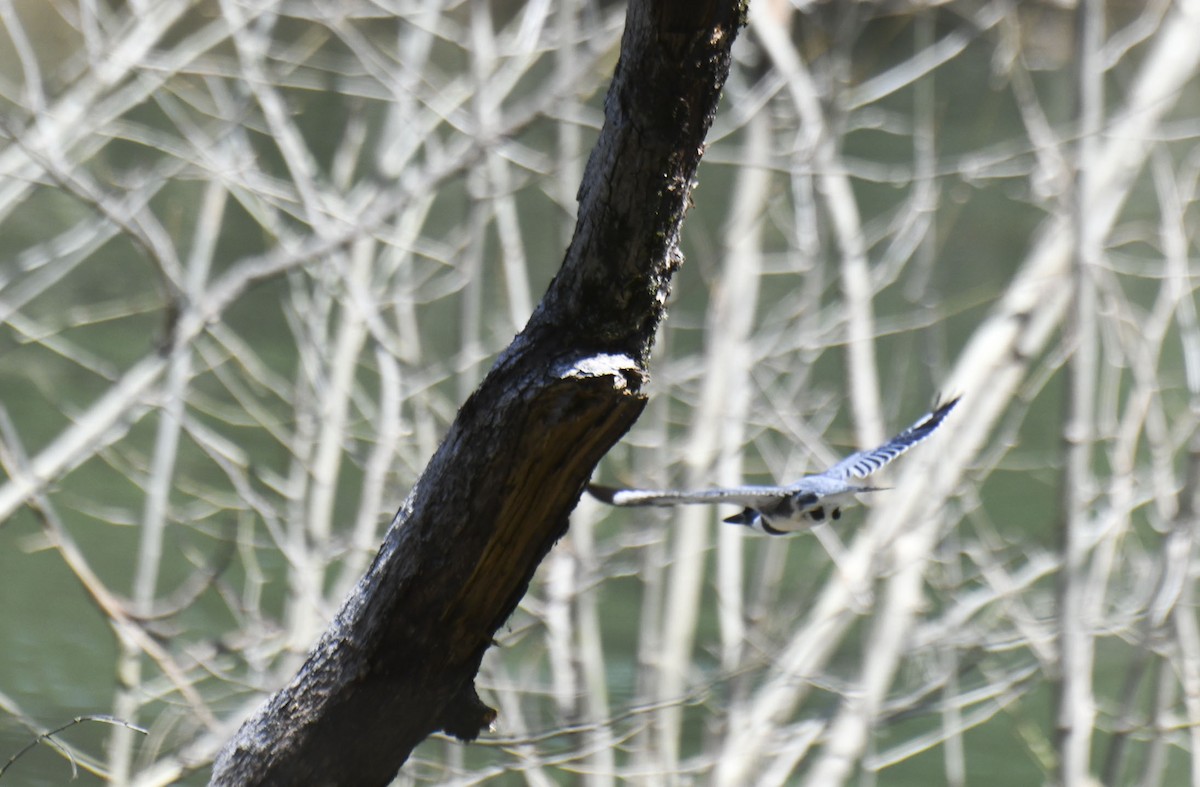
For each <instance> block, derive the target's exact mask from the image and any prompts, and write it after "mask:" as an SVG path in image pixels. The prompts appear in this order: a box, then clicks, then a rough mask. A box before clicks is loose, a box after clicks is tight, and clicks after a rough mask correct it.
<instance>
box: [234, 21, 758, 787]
mask: <svg viewBox="0 0 1200 787" xmlns="http://www.w3.org/2000/svg"><path fill="white" fill-rule="evenodd" d="M744 14H745V4H744V0H742V1H741V2H739V1H738V0H708V1H707V2H700V1H698V0H632V2H631V3H630V8H629V11H628V16H627V19H626V27H625V35H624V39H623V41H622V46H621V57H620V61H619V62H618V64H617V69H616V73H615V75H614V77H613V82H612V85H611V86H610V88H609V92H608V96H607V98H606V100H605V123H604V127H603V129H602V130H601V133H600V138H599V140H598V141H597V143H596V147H595V149H594V150H593V151H592V154H591V158H590V159H589V161H588V166H587V169H586V171H585V174H584V181H583V184H582V186H581V188H580V194H579V197H580V206H579V218H578V222H577V224H576V229H575V235H574V238H573V239H572V241H571V245H570V248H569V249H568V250H567V254H566V258H565V259H564V260H563V264H562V268H561V270H560V271H559V273H558V275H557V276H556V277H555V279H554V281H553V282H552V283H551V284H550V287H549V290H548V291H547V293H546V295H545V297H544V298H543V300H542V302H541V304H540V305H539V306H538V308H537V309H536V311H535V312H534V314H533V316H532V317H531V318H530V320H529V323H528V324H527V325H526V327H525V329H524V331H522V333H521V334H520V335H518V336H517V337H516V339H515V340H514V341H513V343H512V345H511V346H510V347H509V348H508V349H507V350H506V351H505V352H504V353H503V354H502V355H501V357H500V358H499V360H497V362H496V364H495V366H494V367H493V368H492V370H491V371H490V373H489V374H488V375H487V377H486V378H485V379H484V380H483V382H482V383H481V384H480V386H479V388H478V389H477V390H476V391H475V393H474V394H472V396H471V397H470V398H469V399H468V400H467V402H466V403H465V404H464V405H463V406H462V409H461V410H460V411H459V413H458V416H457V418H456V419H455V422H454V423H453V425H452V426H451V427H450V430H449V433H448V434H447V435H446V438H445V440H444V441H443V442H442V444H441V446H440V447H439V448H438V450H437V452H436V453H435V454H434V456H433V458H432V459H431V460H430V462H429V465H428V467H427V468H426V469H425V472H424V474H423V475H422V476H421V478H420V480H419V481H418V482H417V484H416V486H415V488H414V489H413V491H412V493H411V495H409V498H408V500H407V501H405V503H404V505H403V506H402V507H401V508H400V511H399V512H398V513H397V514H396V517H395V519H394V520H393V521H392V525H391V527H390V528H389V530H388V532H387V535H386V537H385V539H384V542H383V546H382V547H381V548H380V551H379V555H378V556H377V557H376V559H375V561H374V563H373V564H372V565H371V567H370V569H369V570H368V571H367V573H366V575H365V576H364V577H363V578H362V580H361V581H360V582H359V583H358V586H357V587H356V589H355V591H354V593H353V594H352V595H351V597H350V598H349V599H348V600H347V602H346V604H345V605H344V606H343V607H342V609H341V611H340V612H339V613H338V615H337V617H336V619H335V620H334V621H333V623H332V624H331V625H330V626H329V629H328V630H327V631H326V632H325V634H324V635H323V636H322V637H321V639H320V641H319V642H318V643H317V645H316V647H315V648H314V649H313V651H312V653H310V654H309V656H308V659H307V661H306V663H305V664H304V666H303V667H302V668H301V669H300V671H299V673H298V674H297V675H296V676H295V677H294V678H293V679H292V681H291V682H290V683H289V684H288V685H287V686H286V687H284V688H283V689H282V690H280V691H279V692H278V693H276V694H275V695H274V696H273V697H271V699H270V700H269V701H268V702H267V703H265V704H264V705H263V706H262V707H261V708H260V709H259V710H258V711H257V712H256V713H255V714H254V715H253V716H252V717H251V718H250V719H249V720H247V721H246V722H245V723H244V724H243V725H242V727H241V729H240V730H239V731H238V732H237V734H236V735H235V736H234V737H233V738H232V739H231V740H230V741H229V742H228V743H227V744H226V745H225V748H224V749H223V750H222V752H221V754H220V755H219V756H218V758H217V761H216V764H215V766H214V769H213V776H212V783H213V784H217V785H235V784H236V785H244V784H322V785H324V784H354V785H370V784H386V783H387V782H388V781H390V780H391V779H392V778H393V777H394V776H395V774H396V772H397V771H398V770H399V768H400V766H401V765H402V764H403V763H404V761H405V760H406V759H407V757H408V755H409V753H410V752H411V751H412V749H413V747H414V746H416V745H417V744H418V743H420V742H421V741H422V740H423V739H424V738H425V737H426V736H428V735H429V734H430V733H432V732H435V731H437V730H439V729H440V730H445V731H446V732H448V733H450V734H451V735H455V736H457V737H459V738H461V739H463V740H472V739H474V738H475V737H476V736H477V735H478V734H479V733H480V731H482V730H483V729H485V728H487V727H488V725H489V724H490V723H491V722H492V720H493V719H494V718H495V715H496V714H495V711H494V710H492V709H491V708H488V707H487V706H486V705H484V704H483V703H482V702H481V701H480V700H479V697H478V696H477V695H476V693H475V688H474V678H475V675H476V673H477V672H478V670H479V663H480V660H481V659H482V658H483V654H484V652H485V651H486V650H487V648H488V647H489V645H490V644H491V642H492V635H493V634H494V632H495V631H496V629H497V628H499V627H500V626H501V625H502V624H503V623H504V622H505V620H507V618H508V617H509V615H510V614H511V613H512V611H513V609H514V608H515V607H516V605H517V602H518V601H519V600H520V599H521V597H522V596H523V595H524V593H525V591H526V589H527V587H528V585H529V581H530V579H531V578H532V576H533V573H534V571H535V570H536V568H537V566H538V563H539V562H540V561H541V560H542V558H543V557H544V556H545V555H546V553H547V551H548V550H549V549H550V547H551V546H552V545H553V544H554V542H555V541H557V540H558V539H559V538H560V537H562V535H563V533H565V532H566V528H567V517H568V515H569V514H570V512H571V509H572V508H574V506H575V504H576V502H577V501H578V499H579V495H580V493H581V491H582V489H583V487H584V485H585V484H586V482H587V480H588V478H589V476H590V475H591V473H592V470H593V468H594V467H595V465H596V463H597V462H598V461H599V460H600V458H601V457H602V456H603V455H604V454H605V453H606V452H607V451H608V450H609V448H611V447H612V445H613V444H614V443H615V442H616V441H617V440H618V439H619V438H620V437H621V435H622V434H624V432H625V431H626V430H627V429H628V428H629V426H630V425H631V424H632V423H633V421H634V420H635V419H636V418H637V416H638V414H639V413H640V412H641V410H642V407H643V405H644V403H645V398H644V394H643V393H642V389H643V386H644V384H645V381H646V375H645V368H646V362H647V358H648V354H649V350H650V346H651V344H652V342H653V337H654V333H655V330H656V328H657V326H658V324H659V322H660V321H661V320H662V318H663V315H664V313H665V303H666V299H667V294H668V291H669V286H670V279H671V275H672V273H673V272H674V271H675V270H676V269H677V268H678V266H679V265H680V263H681V262H682V255H681V254H680V252H679V248H678V239H679V231H680V226H681V224H682V222H683V216H684V213H685V212H686V210H687V208H688V205H689V193H690V191H691V186H692V183H693V177H694V176H695V172H696V166H697V164H698V163H699V161H700V157H701V154H702V152H703V144H704V136H705V134H706V133H707V131H708V128H709V125H710V123H711V121H712V118H713V115H714V113H715V111H716V106H717V100H718V97H719V95H720V90H721V86H722V85H723V84H724V82H725V78H726V76H727V74H728V70H729V58H730V55H729V50H730V47H731V46H732V44H733V39H734V37H735V36H736V34H737V31H738V28H739V26H740V25H741V23H742V21H743V19H744Z"/></svg>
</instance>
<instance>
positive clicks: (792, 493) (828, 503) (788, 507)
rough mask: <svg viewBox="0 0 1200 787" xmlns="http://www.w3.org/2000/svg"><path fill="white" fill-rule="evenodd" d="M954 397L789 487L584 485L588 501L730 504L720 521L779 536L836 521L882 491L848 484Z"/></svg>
mask: <svg viewBox="0 0 1200 787" xmlns="http://www.w3.org/2000/svg"><path fill="white" fill-rule="evenodd" d="M959 398H960V397H955V398H953V399H951V400H950V401H948V402H946V403H945V404H941V405H937V406H935V408H934V410H933V412H931V413H927V414H926V415H924V416H922V417H921V419H920V420H919V421H917V422H916V423H915V424H913V425H912V426H910V427H908V428H907V429H905V430H904V431H903V432H901V433H900V434H898V435H896V436H895V437H893V438H892V439H891V440H888V441H887V442H886V443H884V444H883V445H881V446H879V447H878V448H872V449H871V450H870V451H859V452H858V453H856V454H851V455H850V456H848V457H846V458H845V459H843V460H842V461H840V462H838V463H837V464H835V465H834V466H833V467H831V468H829V469H828V470H826V471H825V472H823V473H816V474H815V475H806V476H804V477H803V478H801V479H800V480H799V481H797V482H795V483H794V484H791V485H789V486H738V487H733V488H730V489H703V490H699V491H694V492H685V491H678V490H671V489H616V488H614V487H611V486H601V485H600V484H589V485H588V488H587V489H588V492H590V493H591V494H592V496H593V497H595V498H597V499H599V500H602V501H604V502H605V503H609V504H611V505H614V506H673V505H678V504H680V503H709V504H712V503H734V504H736V505H739V506H742V507H743V510H742V511H741V513H738V514H734V515H733V516H731V517H728V518H726V519H725V520H724V521H726V522H731V523H733V524H735V525H745V526H747V527H750V528H753V529H754V530H757V531H759V532H760V533H766V534H767V535H772V536H784V535H788V534H791V533H798V532H801V531H804V530H808V529H809V528H810V527H812V526H813V525H814V524H818V523H820V522H824V521H825V520H826V518H827V517H828V518H830V519H840V518H841V516H842V508H843V507H845V506H849V505H853V504H854V503H856V502H857V500H856V499H855V495H857V494H859V493H861V492H877V491H879V490H881V489H885V488H886V487H879V486H867V485H864V484H854V483H851V482H850V479H852V478H866V477H867V476H869V475H871V474H872V473H874V472H876V471H878V470H880V469H882V468H883V467H884V465H886V464H888V463H889V462H891V461H892V460H893V459H895V458H896V457H898V456H900V454H902V453H904V452H905V451H907V450H908V449H910V448H912V447H913V446H914V445H916V444H917V443H919V442H921V441H922V440H924V439H925V438H926V437H929V435H931V434H933V432H934V430H935V429H937V428H938V427H939V426H940V425H941V423H942V421H943V420H944V419H945V418H946V415H947V414H949V412H950V411H951V410H952V409H954V405H956V404H958V400H959Z"/></svg>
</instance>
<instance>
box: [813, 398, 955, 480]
mask: <svg viewBox="0 0 1200 787" xmlns="http://www.w3.org/2000/svg"><path fill="white" fill-rule="evenodd" d="M958 399H959V397H955V398H953V399H951V400H950V401H948V402H946V403H945V404H943V405H940V406H939V407H937V408H935V409H934V411H933V412H932V413H927V414H926V415H924V416H922V417H921V419H920V420H919V421H917V422H916V423H915V424H913V425H912V426H910V427H908V428H907V429H905V430H904V431H903V432H901V433H900V434H898V435H896V436H895V437H893V438H892V439H891V440H888V441H887V442H886V443H884V444H883V445H881V446H879V447H878V448H872V449H871V450H870V451H859V452H858V453H857V454H851V455H850V456H848V457H846V458H845V459H843V460H842V461H840V462H838V463H837V464H836V465H834V466H833V467H831V468H829V469H828V470H826V471H825V472H824V473H821V474H820V475H822V476H825V477H827V478H836V479H840V480H843V481H844V480H847V479H850V478H866V477H867V476H869V475H871V474H872V473H874V472H876V471H878V470H880V469H882V468H883V466H884V465H886V464H888V463H889V462H891V461H892V460H893V459H895V458H896V457H898V456H900V454H902V453H904V452H905V451H907V450H908V449H910V448H912V447H913V446H914V445H916V444H917V443H919V442H921V441H922V440H924V439H925V438H926V437H929V435H931V434H933V432H934V430H935V429H937V428H938V427H939V426H941V424H942V420H943V419H945V417H946V416H947V415H948V414H949V412H950V411H951V410H953V409H954V405H956V404H958Z"/></svg>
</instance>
